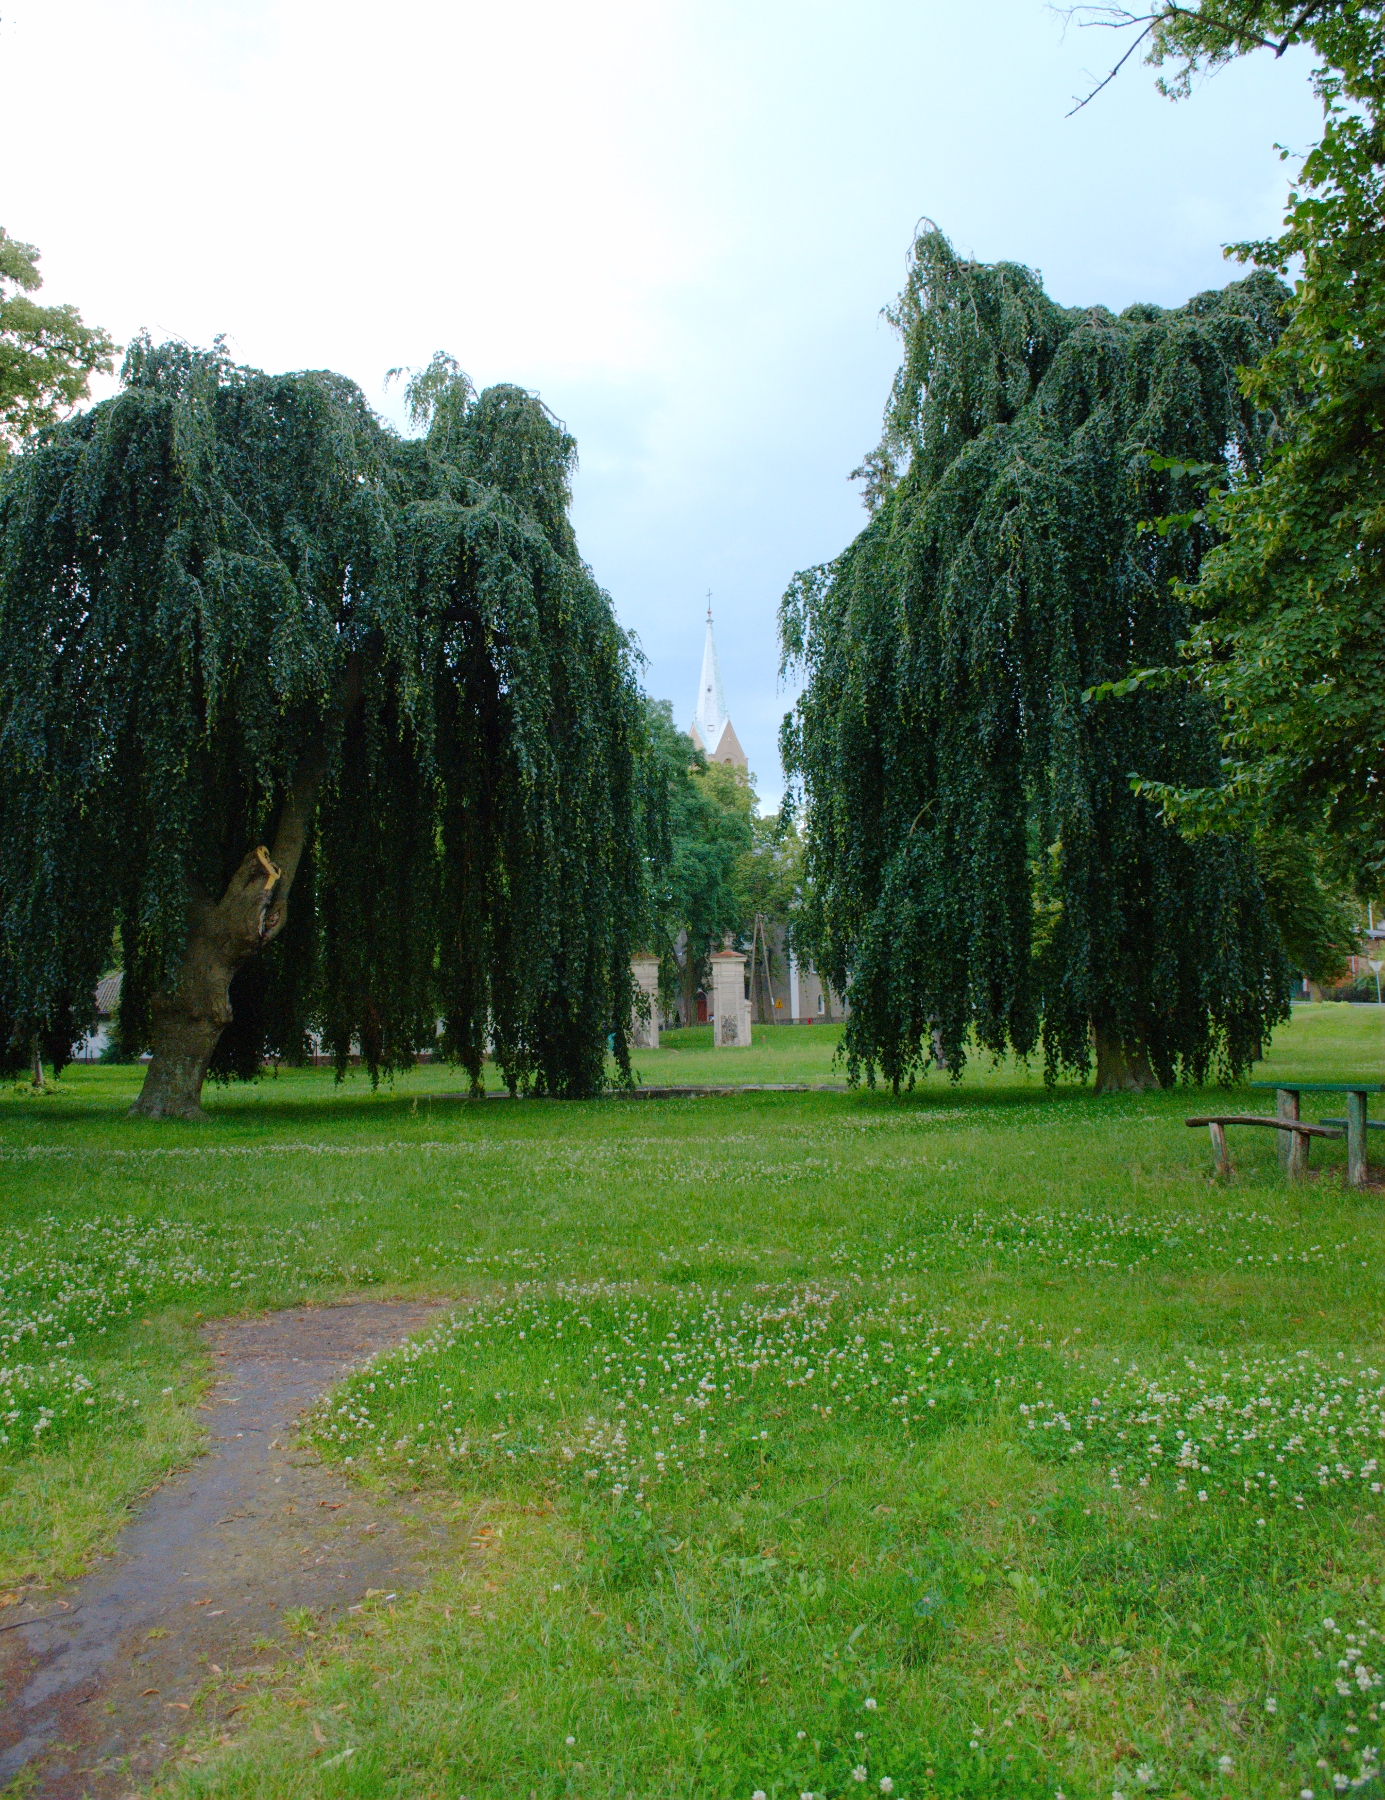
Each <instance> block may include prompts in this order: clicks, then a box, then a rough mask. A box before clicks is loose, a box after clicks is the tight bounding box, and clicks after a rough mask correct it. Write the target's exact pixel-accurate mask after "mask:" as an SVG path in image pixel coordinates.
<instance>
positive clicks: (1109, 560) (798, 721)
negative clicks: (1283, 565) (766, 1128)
mask: <svg viewBox="0 0 1385 1800" xmlns="http://www.w3.org/2000/svg"><path fill="white" fill-rule="evenodd" d="M1284 300H1285V290H1284V289H1283V288H1282V287H1281V286H1280V284H1279V283H1278V282H1277V281H1276V280H1275V279H1274V278H1273V277H1272V276H1270V275H1267V274H1262V273H1257V274H1253V275H1251V276H1250V277H1249V278H1248V279H1247V280H1245V281H1242V282H1238V283H1236V284H1234V285H1233V286H1231V287H1229V288H1227V289H1226V290H1225V291H1224V292H1220V293H1208V294H1202V295H1199V296H1197V297H1196V298H1195V299H1193V300H1191V301H1190V302H1189V303H1188V304H1187V305H1186V306H1184V307H1181V308H1178V309H1176V310H1172V311H1164V310H1162V309H1160V308H1158V307H1154V306H1132V307H1129V308H1127V310H1126V311H1125V312H1124V313H1122V314H1121V315H1120V316H1119V317H1116V316H1115V315H1113V314H1112V313H1110V312H1107V311H1106V310H1105V309H1104V308H1101V307H1092V308H1072V309H1068V308H1063V307H1059V306H1057V305H1056V304H1055V303H1054V302H1053V301H1052V300H1050V299H1049V298H1048V296H1047V295H1046V294H1045V293H1044V291H1043V289H1042V287H1041V285H1040V283H1039V281H1038V278H1037V277H1036V276H1035V275H1034V274H1033V273H1032V272H1031V271H1029V270H1027V269H1024V268H1020V267H1018V266H1016V265H1014V264H1009V263H1001V264H997V265H994V266H991V267H984V266H981V265H978V264H975V263H967V262H963V261H960V260H959V259H958V258H957V257H956V256H955V255H954V253H953V251H952V249H951V247H950V246H949V245H948V243H947V242H946V240H945V239H944V238H943V237H942V236H941V234H939V233H938V232H937V231H935V230H933V229H932V228H928V229H926V230H925V231H924V232H923V233H922V234H921V235H920V237H919V238H918V241H917V242H916V244H915V246H914V254H913V259H912V265H911V269H910V275H909V281H908V285H907V287H906V289H905V292H904V294H903V295H902V297H901V299H900V301H899V303H898V306H897V307H896V308H895V310H894V312H893V314H892V317H893V319H894V322H895V323H896V325H897V326H898V328H899V330H900V332H901V335H902V337H903V339H904V360H903V364H902V366H901V368H900V371H899V374H898V376H897V377H896V380H895V384H894V390H893V394H892V397H891V402H890V406H889V409H888V411H887V415H886V422H885V437H884V444H883V452H884V454H885V455H886V456H887V457H888V458H889V459H890V460H891V461H892V462H895V463H897V462H899V461H900V460H904V461H905V463H906V467H905V469H904V472H903V474H902V475H901V477H900V479H899V481H898V484H897V485H896V486H895V487H894V488H893V490H892V491H890V492H889V493H888V495H883V490H882V495H883V497H882V498H881V500H880V502H879V504H878V506H877V508H876V511H875V512H874V514H873V516H872V520H871V523H870V524H869V525H868V527H867V528H866V530H865V531H863V532H862V534H861V535H860V537H859V538H857V540H856V541H855V543H853V544H852V545H851V546H850V547H849V548H848V549H847V550H846V551H845V552H844V553H843V555H842V556H841V557H840V558H838V559H837V561H836V562H834V563H832V564H830V565H828V566H827V567H825V568H822V569H817V570H812V571H809V572H808V573H806V574H803V575H800V576H799V577H797V578H796V580H795V582H794V584H793V586H792V587H791V588H790V590H789V592H788V594H787V595H786V596H785V600H784V603H783V608H782V613H781V631H782V640H783V645H784V653H785V658H786V661H787V662H791V663H798V664H800V665H801V666H802V667H803V669H804V670H805V672H806V674H807V678H808V680H807V686H806V689H805V692H804V694H803V696H802V698H801V699H800V701H799V703H798V706H797V708H796V710H795V712H794V713H793V714H792V715H790V717H789V719H788V720H786V722H785V728H784V732H783V738H782V750H783V756H784V761H785V767H786V769H788V770H789V771H790V772H791V774H792V776H793V777H795V778H796V779H797V782H798V783H799V785H800V787H801V792H802V797H803V801H804V804H805V818H806V832H805V835H806V838H807V841H808V846H809V848H808V855H807V876H808V880H807V884H806V885H807V894H808V897H807V900H806V903H805V906H804V910H803V914H802V922H801V926H800V940H801V942H802V943H803V945H804V948H805V949H806V950H807V951H808V952H809V954H811V955H812V958H813V960H814V962H815V963H816V965H817V967H818V968H819V969H820V970H821V971H822V972H823V973H824V975H825V976H827V978H828V979H829V980H830V981H831V982H832V984H833V986H834V987H836V988H838V989H839V990H847V991H848V992H849V997H850V1001H851V1014H850V1017H849V1020H848V1023H847V1030H846V1040H845V1042H846V1051H847V1056H848V1061H849V1066H850V1067H851V1069H852V1070H853V1072H855V1071H856V1070H858V1069H860V1068H861V1067H864V1069H865V1071H866V1074H867V1077H868V1078H873V1077H874V1073H875V1071H876V1069H877V1068H878V1069H879V1070H880V1071H881V1072H882V1073H883V1074H884V1076H885V1077H886V1079H888V1080H889V1081H891V1082H892V1083H895V1084H896V1085H897V1084H898V1083H899V1082H901V1081H902V1080H907V1079H910V1078H912V1076H913V1074H914V1073H915V1072H916V1071H917V1070H919V1069H920V1068H922V1067H926V1066H927V1064H928V1062H929V1060H930V1059H931V1057H932V1056H933V1055H934V1054H935V1050H940V1051H941V1052H942V1055H943V1056H944V1057H945V1058H946V1061H947V1064H948V1066H949V1067H951V1068H952V1069H954V1070H957V1069H959V1068H960V1067H961V1064H962V1061H963V1058H964V1055H965V1046H966V1044H967V1042H968V1040H969V1034H970V1033H974V1041H975V1042H976V1044H977V1045H978V1046H979V1047H980V1048H981V1049H983V1050H985V1051H989V1052H991V1053H992V1054H1000V1053H1001V1052H1002V1051H1004V1050H1005V1049H1006V1048H1007V1047H1010V1048H1013V1049H1014V1050H1016V1051H1017V1052H1019V1053H1021V1054H1028V1053H1029V1052H1030V1051H1031V1050H1033V1049H1034V1048H1035V1047H1036V1046H1037V1045H1039V1044H1040V1043H1041V1044H1042V1047H1043V1051H1044V1057H1045V1066H1046V1068H1047V1069H1048V1071H1049V1073H1050V1075H1052V1074H1053V1073H1054V1072H1055V1071H1056V1070H1057V1069H1058V1068H1059V1067H1061V1066H1064V1065H1066V1066H1068V1067H1072V1068H1075V1069H1078V1070H1082V1071H1085V1070H1086V1069H1087V1067H1088V1065H1089V1056H1090V1052H1089V1043H1090V1041H1091V1036H1092V1033H1093V1030H1095V1031H1096V1032H1097V1033H1099V1034H1103V1035H1104V1037H1105V1039H1106V1041H1107V1042H1110V1043H1113V1044H1116V1045H1119V1046H1120V1047H1121V1048H1122V1049H1123V1050H1124V1051H1125V1052H1126V1053H1127V1054H1129V1055H1132V1056H1133V1055H1143V1056H1145V1057H1146V1058H1147V1059H1148V1061H1149V1063H1150V1064H1151V1065H1152V1067H1153V1069H1154V1071H1155V1072H1156V1073H1157V1075H1158V1077H1159V1078H1160V1080H1161V1081H1164V1082H1168V1081H1170V1080H1172V1079H1173V1078H1174V1077H1175V1074H1176V1073H1177V1072H1178V1071H1180V1070H1181V1071H1182V1073H1183V1074H1184V1075H1185V1076H1186V1077H1189V1078H1191V1079H1194V1080H1199V1081H1200V1080H1202V1079H1204V1078H1205V1076H1206V1075H1207V1073H1208V1071H1209V1069H1210V1068H1211V1067H1212V1066H1213V1064H1214V1063H1215V1065H1216V1066H1217V1068H1218V1070H1219V1071H1220V1073H1221V1074H1222V1075H1223V1076H1226V1075H1231V1074H1233V1073H1235V1072H1237V1071H1239V1070H1241V1069H1243V1068H1244V1067H1245V1066H1246V1064H1247V1062H1248V1060H1249V1058H1250V1056H1251V1054H1252V1051H1253V1049H1254V1046H1255V1045H1256V1044H1257V1043H1258V1042H1259V1041H1261V1040H1262V1039H1263V1038H1264V1036H1265V1035H1266V1034H1267V1032H1268V1031H1269V1029H1270V1027H1271V1026H1272V1025H1273V1024H1274V1022H1275V1021H1276V1020H1278V1019H1279V1018H1281V1017H1282V1016H1283V1014H1284V1008H1285V1005H1286V999H1285V994H1286V989H1285V978H1284V969H1283V964H1282V955H1281V949H1280V945H1279V941H1278V938H1277V936H1276V934H1275V932H1274V929H1273V927H1272V925H1271V923H1270V921H1269V919H1268V917H1267V915H1266V911H1265V907H1264V903H1263V899H1262V895H1261V891H1260V885H1259V881H1258V879H1257V875H1256V870H1255V865H1254V861H1253V858H1252V856H1251V854H1250V852H1249V850H1248V848H1247V847H1246V845H1245V844H1244V843H1242V842H1239V841H1237V840H1236V839H1235V838H1234V837H1232V836H1228V835H1219V836H1215V837H1211V838H1208V839H1207V840H1205V841H1203V842H1201V843H1199V844H1198V845H1196V846H1193V845H1190V844H1188V843H1187V842H1185V841H1184V840H1182V839H1181V838H1180V837H1179V836H1178V834H1176V833H1174V832H1172V831H1170V830H1168V829H1167V828H1166V827H1165V826H1164V825H1163V824H1162V822H1161V820H1160V818H1159V815H1158V812H1157V810H1156V808H1155V807H1154V806H1153V805H1151V804H1150V803H1149V802H1148V801H1145V800H1143V799H1141V798H1139V797H1138V796H1135V795H1133V794H1132V793H1131V792H1130V790H1129V784H1128V773H1129V771H1130V770H1131V769H1132V768H1133V769H1142V770H1145V771H1146V772H1147V773H1148V774H1150V775H1151V776H1155V777H1157V778H1159V779H1163V780H1165V781H1168V782H1181V783H1183V784H1187V785H1192V784H1195V783H1200V782H1207V781H1211V780H1213V779H1215V775H1216V770H1217V742H1216V734H1215V715H1214V712H1213V710H1212V708H1211V707H1210V706H1209V705H1208V704H1207V703H1206V702H1205V701H1204V700H1202V699H1201V698H1200V697H1198V696H1197V695H1195V694H1191V693H1189V692H1188V691H1187V689H1186V688H1185V687H1184V686H1182V685H1181V684H1172V685H1170V684H1167V683H1166V684H1162V685H1161V684H1159V683H1157V682H1154V683H1149V684H1147V685H1145V686H1142V687H1141V688H1140V689H1139V690H1138V691H1136V692H1132V693H1130V694H1129V695H1128V696H1127V697H1126V698H1125V699H1123V700H1122V701H1121V702H1120V703H1119V705H1116V706H1105V707H1094V706H1090V705H1085V704H1084V695H1085V694H1086V693H1087V692H1088V690H1090V689H1091V688H1092V687H1094V686H1096V685H1097V684H1098V683H1100V682H1103V681H1111V680H1115V679H1117V678H1119V677H1120V676H1121V675H1122V674H1123V673H1124V672H1125V671H1128V670H1129V669H1131V668H1132V667H1147V666H1151V665H1152V666H1154V667H1166V666H1167V665H1168V664H1169V663H1170V662H1171V661H1172V660H1173V658H1174V655H1175V649H1176V646H1177V644H1178V643H1179V642H1180V640H1181V639H1182V638H1184V637H1185V636H1186V635H1187V630H1188V613H1187V609H1186V606H1185V605H1184V603H1183V602H1182V600H1181V599H1180V598H1179V597H1178V596H1177V595H1176V594H1175V593H1173V592H1172V591H1171V588H1170V580H1171V578H1172V577H1175V576H1181V577H1183V578H1184V579H1189V580H1190V579H1192V578H1193V577H1195V575H1196V573H1197V570H1198V567H1199V563H1200V559H1201V557H1202V555H1203V553H1204V551H1205V550H1206V548H1207V546H1208V544H1209V542H1210V537H1211V532H1210V528H1209V526H1208V525H1207V523H1206V521H1205V520H1203V521H1199V520H1190V521H1189V522H1188V523H1186V524H1184V525H1181V526H1180V527H1179V528H1177V529H1174V530H1171V531H1169V532H1167V533H1166V534H1165V535H1163V536H1160V535H1159V534H1158V533H1155V532H1143V533H1142V532H1141V531H1140V529H1139V526H1140V522H1141V521H1142V520H1145V519H1149V518H1151V517H1153V516H1155V515H1156V514H1161V513H1163V514H1167V513H1171V512H1174V511H1175V510H1186V509H1187V508H1188V507H1189V506H1190V505H1191V504H1192V503H1193V502H1194V501H1195V500H1196V499H1197V498H1198V497H1199V495H1200V491H1201V490H1200V488H1199V487H1198V480H1199V478H1198V477H1197V476H1196V475H1194V474H1192V473H1190V472H1189V471H1188V468H1187V465H1190V464H1216V465H1217V466H1218V467H1223V468H1224V467H1227V466H1228V465H1230V464H1234V465H1235V466H1237V467H1240V468H1254V467H1257V466H1258V465H1259V463H1260V461H1261V459H1262V457H1263V455H1264V451H1265V447H1266V443H1267V440H1268V436H1269V433H1270V429H1271V421H1270V419H1269V418H1268V417H1267V416H1266V414H1265V413H1264V412H1263V411H1261V410H1260V409H1259V408H1258V407H1257V406H1256V405H1255V404H1254V403H1253V402H1252V401H1251V400H1249V399H1248V398H1247V397H1246V396H1245V395H1243V394H1242V392H1241V390H1240V387H1239V385H1238V382H1237V375H1236V372H1237V370H1238V368H1239V367H1241V366H1242V365H1244V364H1246V363H1250V362H1253V361H1255V360H1256V359H1257V358H1258V357H1259V356H1260V355H1261V354H1262V353H1263V352H1264V350H1265V349H1267V348H1268V347H1269V345H1270V344H1272V343H1273V342H1274V340H1275V338H1276V337H1277V335H1278V333H1279V330H1280V324H1281V315H1282V310H1283V305H1284ZM1156 458H1176V459H1178V460H1179V464H1180V467H1179V468H1178V469H1177V470H1176V469H1175V468H1174V467H1172V466H1170V465H1169V464H1168V463H1162V464H1161V463H1158V462H1156V461H1155V460H1153V459H1156ZM1036 913H1037V916H1038V917H1039V919H1040V921H1041V931H1040V936H1039V941H1038V943H1037V944H1036V940H1035V918H1036Z"/></svg>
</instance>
